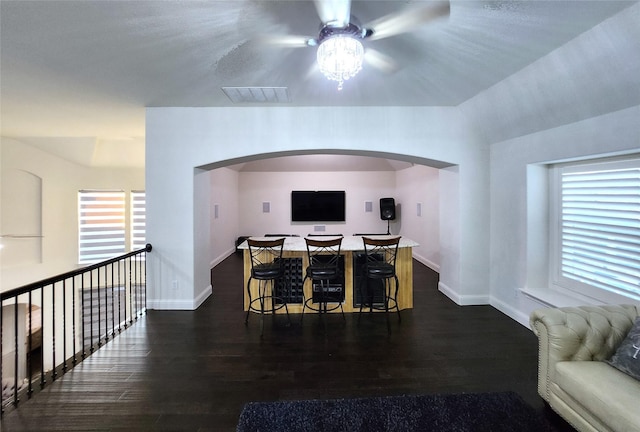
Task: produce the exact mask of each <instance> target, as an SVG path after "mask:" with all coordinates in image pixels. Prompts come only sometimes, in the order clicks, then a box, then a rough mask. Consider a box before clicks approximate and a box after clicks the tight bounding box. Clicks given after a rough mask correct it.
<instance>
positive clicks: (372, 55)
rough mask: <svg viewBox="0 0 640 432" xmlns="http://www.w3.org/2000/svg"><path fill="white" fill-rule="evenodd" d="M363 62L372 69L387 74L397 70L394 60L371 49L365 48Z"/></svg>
mask: <svg viewBox="0 0 640 432" xmlns="http://www.w3.org/2000/svg"><path fill="white" fill-rule="evenodd" d="M364 61H366V62H367V64H370V65H371V66H373V67H374V68H376V69H378V70H380V71H382V72H384V73H387V74H391V73H394V72H395V71H397V70H398V69H399V68H398V64H397V63H396V62H395V60H393V59H392V58H391V57H389V56H388V55H386V54H382V53H381V52H380V51H376V50H373V49H371V48H367V50H366V51H365V53H364Z"/></svg>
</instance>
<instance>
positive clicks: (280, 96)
mask: <svg viewBox="0 0 640 432" xmlns="http://www.w3.org/2000/svg"><path fill="white" fill-rule="evenodd" d="M222 91H223V92H224V93H225V94H226V95H227V97H228V98H229V99H230V100H231V102H233V103H289V102H291V99H289V89H288V88H287V87H222Z"/></svg>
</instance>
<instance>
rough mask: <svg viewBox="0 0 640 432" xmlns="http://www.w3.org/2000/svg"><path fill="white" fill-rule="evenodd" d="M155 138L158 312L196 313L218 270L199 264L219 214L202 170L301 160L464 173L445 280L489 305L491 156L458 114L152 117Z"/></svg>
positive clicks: (327, 111) (163, 113) (261, 112)
mask: <svg viewBox="0 0 640 432" xmlns="http://www.w3.org/2000/svg"><path fill="white" fill-rule="evenodd" d="M146 136H147V152H146V154H147V161H146V167H147V234H148V237H149V239H150V241H151V242H152V243H153V245H154V253H153V254H151V255H152V257H150V258H149V270H150V271H149V277H150V280H151V282H152V283H151V292H150V293H149V297H148V299H149V304H150V306H151V307H152V308H153V307H156V308H167V309H170V308H177V309H188V308H195V307H197V306H198V304H199V302H200V301H201V294H202V293H203V292H206V291H207V288H206V287H207V286H208V283H209V282H208V281H209V268H208V266H203V265H202V263H198V262H197V259H199V257H201V256H202V255H204V256H209V253H210V251H209V248H208V245H207V246H206V247H205V245H204V244H200V242H199V240H196V239H194V236H197V233H196V232H195V230H194V227H195V226H202V225H203V223H202V222H201V221H200V220H198V219H199V218H203V217H208V211H207V212H206V213H207V214H206V215H205V212H202V211H200V210H198V209H200V208H201V206H206V207H207V208H208V209H210V207H211V196H203V195H201V194H199V193H198V190H196V189H197V188H196V187H194V185H195V184H196V183H197V181H194V168H196V167H201V168H207V169H214V168H218V167H220V166H223V165H228V164H229V163H238V162H242V161H243V160H251V159H257V158H261V157H264V156H266V155H269V156H278V155H282V156H284V155H290V154H297V153H300V152H308V153H314V152H315V153H340V152H349V153H352V152H354V151H355V152H363V153H365V154H368V155H373V156H381V157H385V156H388V155H389V154H391V155H393V154H398V155H403V158H405V159H406V158H416V159H420V158H426V159H432V160H436V161H442V162H445V163H448V164H452V165H459V167H458V169H457V170H456V171H452V172H451V175H450V176H447V178H446V179H445V181H444V183H450V182H453V184H454V185H455V186H453V187H449V185H448V184H445V185H443V184H442V183H443V182H442V179H441V180H440V187H441V188H442V187H445V188H446V189H447V191H448V194H447V196H446V199H445V200H441V202H440V217H441V218H442V217H443V215H444V216H445V217H447V219H448V220H449V221H450V224H449V225H447V229H446V230H441V232H440V236H441V238H442V236H444V237H446V238H447V239H449V241H448V243H447V246H448V250H447V253H446V254H447V255H448V256H443V257H442V258H443V259H442V262H441V265H440V272H441V275H440V276H441V280H442V281H443V283H447V282H449V283H448V287H449V288H450V290H451V292H454V293H456V295H457V296H458V299H459V300H462V301H461V302H462V303H465V302H466V303H468V302H475V301H477V299H484V298H488V262H489V261H488V253H487V247H488V209H487V206H486V202H487V201H488V195H487V191H488V179H489V177H488V156H489V153H488V149H487V148H486V147H484V146H483V145H482V144H480V143H478V142H476V140H475V139H474V138H473V136H472V135H471V134H469V128H468V127H466V126H465V121H464V118H462V117H461V116H460V115H459V114H458V112H457V110H456V109H453V108H424V107H421V108H416V107H410V108H401V107H385V108H374V107H359V108H357V109H355V108H335V107H332V108H291V107H283V108H235V109H232V110H230V109H223V108H149V109H147V133H146ZM390 143H393V145H392V146H391V147H390V145H389V144H390ZM390 148H392V149H393V152H389V149H390ZM167 172H170V173H171V175H170V176H168V175H166V173H167ZM176 208H179V209H180V211H179V212H178V211H175V210H174V209H176ZM471 215H473V216H471ZM465 224H470V225H469V226H466V227H465ZM483 227H484V228H483ZM452 239H455V240H456V241H457V243H456V244H454V243H453V242H452ZM196 257H198V258H196ZM447 258H449V259H447ZM174 281H176V282H177V283H174ZM176 285H177V286H178V287H179V288H178V289H177V290H176V289H173V288H172V287H175V286H176ZM465 298H466V299H470V300H469V301H466V300H465Z"/></svg>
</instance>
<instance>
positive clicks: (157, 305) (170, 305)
mask: <svg viewBox="0 0 640 432" xmlns="http://www.w3.org/2000/svg"><path fill="white" fill-rule="evenodd" d="M212 292H213V289H212V287H211V285H209V286H207V287H206V288H205V289H204V291H202V292H201V293H200V295H198V297H196V298H195V299H193V300H177V299H174V300H171V299H167V300H149V299H147V308H148V309H153V310H196V309H198V307H200V305H201V304H202V303H204V301H205V300H206V299H207V298H209V296H210V295H211V294H212Z"/></svg>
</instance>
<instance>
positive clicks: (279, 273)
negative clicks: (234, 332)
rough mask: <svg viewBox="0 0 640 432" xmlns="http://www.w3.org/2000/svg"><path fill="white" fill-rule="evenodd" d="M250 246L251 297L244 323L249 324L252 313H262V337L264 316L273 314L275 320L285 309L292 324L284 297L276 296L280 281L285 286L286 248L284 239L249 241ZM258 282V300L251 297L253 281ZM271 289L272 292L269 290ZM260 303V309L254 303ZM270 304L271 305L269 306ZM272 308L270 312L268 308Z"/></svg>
mask: <svg viewBox="0 0 640 432" xmlns="http://www.w3.org/2000/svg"><path fill="white" fill-rule="evenodd" d="M247 244H248V246H249V255H250V257H251V276H249V280H248V281H247V294H248V295H249V307H248V308H247V317H246V318H245V320H244V323H245V324H247V323H248V322H249V314H250V313H251V312H258V313H260V336H261V337H262V334H263V332H264V314H265V313H269V312H271V314H273V315H274V318H275V312H276V311H277V310H279V309H281V308H283V307H284V308H285V310H286V312H287V320H288V322H289V324H291V318H289V308H288V307H287V302H286V300H285V299H283V298H282V297H278V296H276V289H275V283H276V281H280V282H281V283H282V284H284V265H283V263H284V260H283V259H282V250H283V246H284V238H279V239H275V240H257V239H251V238H249V239H247ZM252 279H256V280H258V295H257V297H256V298H252V296H251V280H252ZM269 287H271V291H269V290H268V288H269ZM256 302H258V303H260V307H259V308H258V306H257V305H254V303H256ZM269 304H270V305H269ZM269 306H270V309H271V310H270V311H269V310H268V307H269Z"/></svg>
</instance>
